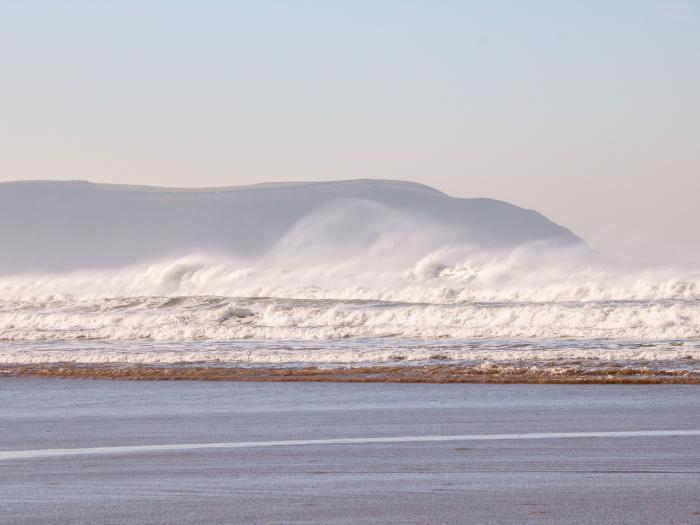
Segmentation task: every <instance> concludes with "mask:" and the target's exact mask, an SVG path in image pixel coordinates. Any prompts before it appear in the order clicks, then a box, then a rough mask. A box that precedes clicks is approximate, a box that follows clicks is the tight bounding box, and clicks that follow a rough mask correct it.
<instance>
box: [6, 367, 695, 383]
mask: <svg viewBox="0 0 700 525" xmlns="http://www.w3.org/2000/svg"><path fill="white" fill-rule="evenodd" d="M0 375H5V376H37V377H54V378H69V379H122V380H132V381H137V380H138V381H144V380H153V381H166V380H173V381H174V380H203V381H267V382H299V381H302V382H335V383H348V382H354V383H436V384H439V383H482V384H484V383H494V384H511V383H524V384H700V374H699V373H698V371H697V370H672V369H668V368H664V369H653V368H649V367H648V366H644V365H637V366H622V365H618V366H615V365H612V364H604V365H602V366H591V365H590V364H588V365H586V366H582V365H580V364H576V363H560V362H557V363H550V364H545V365H542V364H540V365H539V366H534V365H533V366H523V365H522V364H521V365H500V366H496V365H494V366H489V367H485V366H467V365H423V366H420V365H411V366H389V365H382V366H353V367H329V366H325V367H322V368H321V367H311V366H308V367H300V368H279V367H277V368H272V367H270V368H264V367H245V368H238V367H231V366H226V367H224V366H216V365H214V366H192V365H189V366H155V365H151V366H139V365H109V364H107V365H104V364H70V363H57V364H38V365H2V366H0Z"/></svg>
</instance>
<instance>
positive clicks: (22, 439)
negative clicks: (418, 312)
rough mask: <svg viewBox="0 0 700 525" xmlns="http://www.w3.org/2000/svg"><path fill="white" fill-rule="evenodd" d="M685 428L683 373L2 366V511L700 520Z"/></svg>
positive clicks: (5, 518) (185, 518) (114, 515)
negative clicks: (155, 377) (676, 376)
mask: <svg viewBox="0 0 700 525" xmlns="http://www.w3.org/2000/svg"><path fill="white" fill-rule="evenodd" d="M699 429H700V388H699V387H697V386H693V385H640V386H616V385H604V386H603V385H601V386H596V385H457V384H455V385H430V384H381V383H379V384H377V383H375V384H358V383H355V384H336V383H255V382H205V381H180V382H167V381H142V382H130V381H119V380H115V381H79V380H75V381H62V380H56V379H42V378H34V377H14V378H12V377H4V378H0V458H3V459H0V472H1V473H2V475H1V476H0V523H13V524H30V523H31V524H36V523H39V524H41V523H58V524H63V523H66V524H67V523H134V524H136V523H139V524H140V523H146V524H150V523H153V524H155V523H308V522H313V523H358V522H362V523H438V522H440V523H681V524H685V523H689V524H690V523H698V522H699V521H700V501H699V500H698V498H697V494H698V493H700V436H698V435H697V434H695V435H692V434H686V435H684V434H683V433H684V432H685V433H687V432H689V431H698V430H699ZM668 432H671V433H670V434H668ZM673 432H675V434H674V433H673ZM532 433H536V434H537V435H538V436H539V437H537V438H534V437H533V436H532V435H530V434H532ZM592 433H594V434H592ZM596 433H597V434H596ZM611 433H615V434H611ZM494 434H497V435H499V436H500V437H499V436H495V437H494ZM598 434H599V435H598ZM486 435H490V436H491V437H490V438H489V437H485V436H486ZM450 436H452V438H450ZM460 436H461V437H460ZM480 436H481V437H480ZM420 437H422V438H425V439H426V441H422V442H421V441H416V439H415V438H420ZM434 438H440V439H434ZM329 440H336V441H335V442H334V441H330V442H329ZM261 442H272V443H273V445H271V446H260V445H259V444H260V443H261ZM216 443H219V444H221V443H224V444H228V446H227V448H206V447H205V448H192V446H193V445H197V446H198V445H205V446H206V445H207V444H209V445H211V444H216ZM251 443H252V444H253V445H250V444H251ZM241 444H242V445H241ZM231 445H233V446H231ZM96 447H102V448H104V447H114V448H110V449H107V450H103V452H101V453H98V452H97V450H96ZM128 447H131V448H128ZM134 447H137V448H134ZM139 447H140V448H139ZM188 447H189V448H188ZM236 447H238V448H236ZM49 449H69V450H72V451H73V452H75V451H79V455H66V453H58V452H56V451H55V450H54V452H49V453H48V455H47V456H45V457H42V456H41V455H40V454H41V451H44V453H46V451H47V450H49ZM11 453H14V454H16V455H18V456H19V457H14V459H13V458H12V457H11ZM3 454H4V455H3Z"/></svg>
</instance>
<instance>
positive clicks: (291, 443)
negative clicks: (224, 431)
mask: <svg viewBox="0 0 700 525" xmlns="http://www.w3.org/2000/svg"><path fill="white" fill-rule="evenodd" d="M676 436H700V430H630V431H621V432H534V433H528V434H467V435H458V436H394V437H357V438H333V439H289V440H281V441H234V442H230V443H176V444H167V445H130V446H112V447H84V448H45V449H36V450H4V451H2V450H0V461H8V460H13V459H40V458H51V457H61V456H88V455H109V454H143V453H149V452H168V451H187V450H207V449H208V450H215V449H236V448H257V447H297V446H312V445H371V444H382V443H439V442H448V441H453V442H460V441H513V440H528V439H568V438H584V439H586V438H630V437H676Z"/></svg>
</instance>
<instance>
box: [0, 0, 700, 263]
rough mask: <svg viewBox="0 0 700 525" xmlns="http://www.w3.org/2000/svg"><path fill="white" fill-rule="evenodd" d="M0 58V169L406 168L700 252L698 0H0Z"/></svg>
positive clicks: (202, 173) (646, 244)
mask: <svg viewBox="0 0 700 525" xmlns="http://www.w3.org/2000/svg"><path fill="white" fill-rule="evenodd" d="M0 75H1V78H0V180H17V179H88V180H92V181H96V182H119V183H141V184H155V185H168V186H214V185H233V184H246V183H254V182H261V181H268V180H325V179H345V178H393V179H405V180H414V181H417V182H423V183H426V184H429V185H432V186H435V187H437V188H439V189H442V190H443V191H446V192H448V193H450V194H452V195H455V196H463V197H471V196H488V197H494V198H499V199H504V200H507V201H510V202H513V203H516V204H519V205H521V206H525V207H530V208H535V209H537V210H539V211H541V212H543V213H545V214H546V215H548V216H549V217H550V218H552V219H553V220H555V221H557V222H559V223H561V224H564V225H566V226H568V227H570V228H572V229H573V230H574V231H576V232H577V233H579V234H580V235H582V236H583V237H584V238H586V239H587V240H588V241H589V242H590V243H591V244H593V246H595V247H596V248H598V249H600V250H602V251H603V252H605V253H607V254H609V255H612V256H614V257H620V258H627V259H645V260H670V261H689V260H695V261H700V205H699V204H698V201H699V200H700V95H699V94H700V1H697V0H696V1H690V0H687V1H683V0H678V1H674V0H669V1H652V0H650V1H644V0H627V1H623V0H607V1H565V0H557V1H517V0H514V1H497V0H496V1H493V0H492V1H462V2H457V1H421V2H418V1H403V2H398V1H381V0H374V1H354V2H340V1H330V0H329V1H314V2H311V1H305V2H304V1H291V0H290V1H287V2H282V1H278V2H268V1H262V0H256V1H252V0H251V1H249V2H234V1H226V2H225V1H205V0H200V1H190V2H183V1H162V2H156V1H132V2H129V1H125V0H122V1H113V2H107V1H99V2H95V1H44V2H39V1H32V0H21V1H20V0H18V1H8V0H0Z"/></svg>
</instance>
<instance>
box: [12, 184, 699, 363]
mask: <svg viewBox="0 0 700 525" xmlns="http://www.w3.org/2000/svg"><path fill="white" fill-rule="evenodd" d="M431 198H432V196H431ZM516 220H517V218H516ZM255 227H256V226H255V224H250V228H251V232H249V235H254V234H255V231H254V230H255ZM469 227H470V226H469V224H466V226H459V227H458V225H455V224H453V223H450V222H449V221H445V220H440V216H439V215H436V214H430V213H425V211H424V210H423V209H421V208H418V209H416V210H412V209H410V208H409V207H405V206H404V207H396V206H392V205H389V204H387V203H386V202H378V201H376V200H369V199H360V198H341V199H337V198H335V199H332V200H330V201H328V202H325V203H323V204H322V205H319V206H316V207H314V208H311V209H310V210H309V211H308V212H306V213H304V214H302V216H301V217H300V218H299V219H298V220H296V221H292V222H291V223H290V224H289V225H288V227H287V229H286V230H285V232H284V234H282V235H280V236H279V238H278V239H276V240H275V241H274V242H272V243H271V244H270V246H269V247H268V248H267V249H265V250H262V251H259V250H250V251H248V252H246V250H245V249H240V245H237V244H236V238H235V237H236V236H233V238H232V240H231V249H230V250H228V251H227V250H222V249H217V250H203V249H196V250H193V249H190V250H187V253H182V252H181V253H172V250H166V252H165V253H163V254H161V255H160V256H158V257H147V258H146V260H142V261H140V262H134V263H132V264H127V265H118V266H116V267H109V266H108V265H107V267H104V266H103V267H102V268H92V269H90V268H85V267H82V268H74V269H71V270H64V271H54V272H45V271H44V272H36V271H35V272H5V273H4V274H2V275H0V297H1V298H2V299H1V300H0V341H2V343H1V345H0V363H5V364H18V363H62V362H67V363H121V364H146V365H148V364H170V365H175V364H178V365H181V364H192V363H216V364H218V365H221V364H223V365H245V366H262V365H266V366H270V365H272V366H294V365H300V364H310V365H318V366H321V365H322V366H328V365H335V366H354V365H357V364H363V363H364V364H366V363H375V364H377V363H400V364H401V365H406V366H409V365H410V364H411V363H419V364H425V363H431V362H451V363H457V362H460V363H472V364H474V363H476V364H477V365H478V366H485V365H489V364H490V363H506V364H513V363H521V364H522V363H529V365H528V366H540V365H541V364H542V363H548V364H549V365H552V364H555V365H557V366H559V365H562V366H563V365H565V364H567V363H569V362H570V361H577V362H581V360H583V362H589V363H590V362H596V363H600V362H605V363H608V364H610V363H615V364H616V366H627V365H629V364H630V363H634V364H635V366H637V367H652V368H653V367H659V366H662V367H665V368H666V369H674V370H675V369H681V370H686V371H691V372H692V373H696V372H697V369H698V367H697V364H698V360H700V344H699V343H698V341H700V271H698V270H697V269H693V268H687V267H680V266H679V267H671V266H665V267H661V266H657V267H651V266H633V265H628V264H627V265H623V264H618V263H615V262H612V261H609V260H606V259H605V258H604V257H602V256H601V255H599V254H596V253H594V252H593V251H591V250H590V249H589V248H588V247H586V246H585V244H583V243H581V242H562V239H561V238H557V237H549V238H547V237H545V238H540V239H534V240H530V241H527V242H517V243H502V242H501V243H485V242H483V239H481V238H479V236H478V235H475V236H473V237H471V236H470V235H469ZM226 230H227V224H225V223H224V224H220V225H219V226H218V230H217V231H218V233H217V235H222V236H224V237H225V235H226V233H225V232H226ZM222 232H223V233H222ZM470 239H474V241H473V242H471V241H470ZM184 248H186V247H184ZM51 256H52V254H51V253H47V254H46V257H51Z"/></svg>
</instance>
